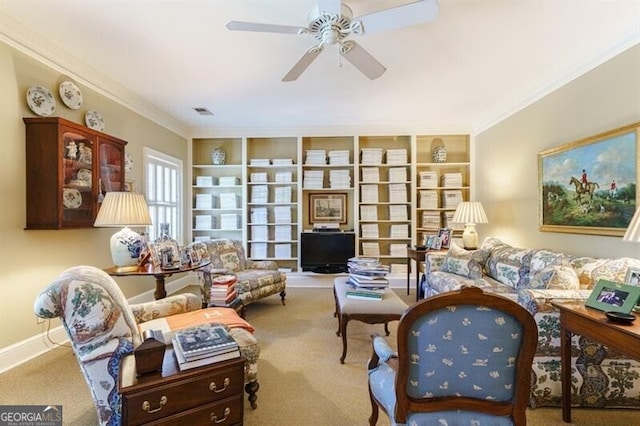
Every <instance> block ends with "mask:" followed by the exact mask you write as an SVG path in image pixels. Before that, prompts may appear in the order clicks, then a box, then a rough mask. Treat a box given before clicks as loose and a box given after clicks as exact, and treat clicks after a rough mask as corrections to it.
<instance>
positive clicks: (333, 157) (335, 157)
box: [329, 151, 349, 166]
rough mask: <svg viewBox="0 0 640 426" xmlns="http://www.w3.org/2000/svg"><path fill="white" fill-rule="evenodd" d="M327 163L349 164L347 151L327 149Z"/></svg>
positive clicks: (336, 164)
mask: <svg viewBox="0 0 640 426" xmlns="http://www.w3.org/2000/svg"><path fill="white" fill-rule="evenodd" d="M329 164H331V165H335V166H346V165H348V164H349V151H329Z"/></svg>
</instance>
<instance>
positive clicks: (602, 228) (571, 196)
mask: <svg viewBox="0 0 640 426" xmlns="http://www.w3.org/2000/svg"><path fill="white" fill-rule="evenodd" d="M639 136H640V122H638V123H634V124H631V125H628V126H625V127H621V128H618V129H615V130H611V131H608V132H605V133H601V134H598V135H595V136H592V137H589V138H586V139H582V140H579V141H575V142H571V143H568V144H564V145H561V146H558V147H556V148H552V149H548V150H545V151H542V152H540V153H539V154H538V180H539V186H538V210H539V214H538V218H539V227H540V230H541V231H545V232H566V233H576V234H594V235H609V236H622V235H624V232H625V230H626V228H627V226H629V222H631V218H632V217H633V214H634V212H635V210H636V205H637V200H638V196H639V192H638V175H639V168H640V165H639V164H638V163H639V161H638V139H639Z"/></svg>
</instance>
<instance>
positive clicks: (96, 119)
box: [84, 109, 104, 132]
mask: <svg viewBox="0 0 640 426" xmlns="http://www.w3.org/2000/svg"><path fill="white" fill-rule="evenodd" d="M84 122H85V124H86V125H87V127H88V128H90V129H93V130H98V131H100V132H104V118H102V115H100V113H99V112H98V111H96V110H94V109H90V110H89V111H87V114H86V115H85V116H84Z"/></svg>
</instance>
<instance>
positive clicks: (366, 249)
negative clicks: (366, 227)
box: [362, 243, 380, 257]
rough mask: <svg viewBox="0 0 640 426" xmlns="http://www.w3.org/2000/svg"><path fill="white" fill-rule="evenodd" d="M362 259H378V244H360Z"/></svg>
mask: <svg viewBox="0 0 640 426" xmlns="http://www.w3.org/2000/svg"><path fill="white" fill-rule="evenodd" d="M362 256H363V257H379V256H380V245H379V244H378V243H362Z"/></svg>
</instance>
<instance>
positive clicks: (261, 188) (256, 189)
mask: <svg viewBox="0 0 640 426" xmlns="http://www.w3.org/2000/svg"><path fill="white" fill-rule="evenodd" d="M268 201H269V187H268V186H267V185H256V186H253V187H251V202H252V203H267V202H268Z"/></svg>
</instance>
